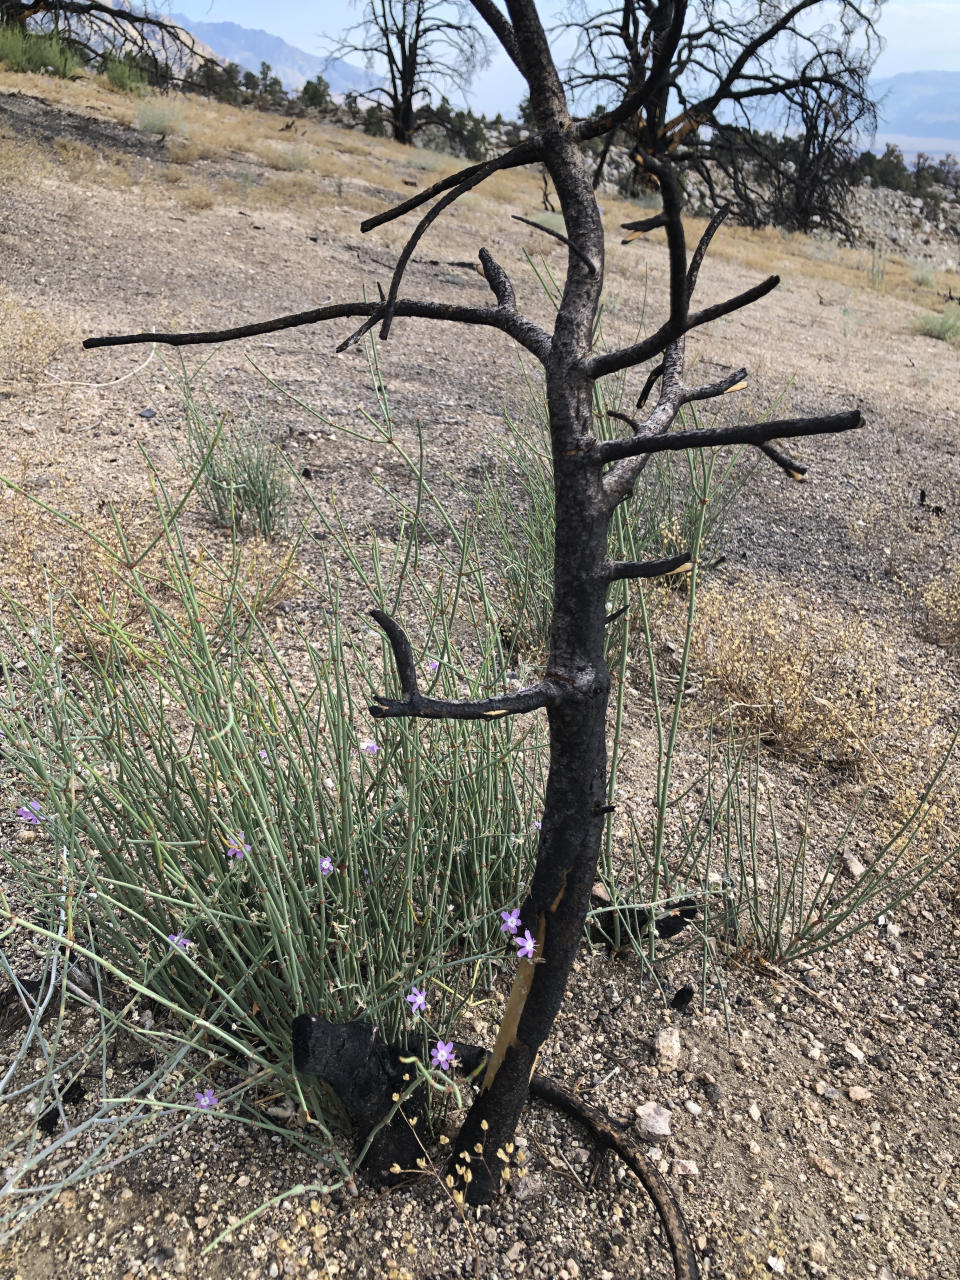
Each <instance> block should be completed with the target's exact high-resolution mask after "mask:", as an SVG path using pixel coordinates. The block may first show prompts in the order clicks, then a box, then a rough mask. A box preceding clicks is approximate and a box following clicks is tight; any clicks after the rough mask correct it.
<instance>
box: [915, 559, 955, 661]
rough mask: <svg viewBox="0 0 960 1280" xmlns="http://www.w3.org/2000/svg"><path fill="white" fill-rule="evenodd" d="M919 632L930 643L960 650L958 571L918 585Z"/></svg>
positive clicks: (942, 647)
mask: <svg viewBox="0 0 960 1280" xmlns="http://www.w3.org/2000/svg"><path fill="white" fill-rule="evenodd" d="M916 603H917V614H918V623H919V631H920V635H921V636H922V637H923V639H924V640H929V641H930V643H931V644H936V645H939V646H940V648H941V649H947V650H948V651H950V652H960V570H954V571H953V572H952V573H945V574H943V575H942V576H941V577H939V578H935V579H934V580H933V582H929V583H927V585H926V586H924V587H921V588H920V589H919V590H918V592H917V596H916Z"/></svg>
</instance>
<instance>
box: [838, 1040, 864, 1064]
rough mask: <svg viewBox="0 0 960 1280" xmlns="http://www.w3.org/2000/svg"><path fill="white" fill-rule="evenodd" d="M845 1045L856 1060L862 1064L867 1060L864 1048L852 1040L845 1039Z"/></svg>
mask: <svg viewBox="0 0 960 1280" xmlns="http://www.w3.org/2000/svg"><path fill="white" fill-rule="evenodd" d="M843 1047H844V1049H846V1051H847V1053H849V1055H850V1057H851V1058H853V1060H854V1061H855V1062H859V1063H861V1065H862V1064H863V1063H864V1062H866V1060H867V1055H866V1054H865V1053H864V1052H863V1050H862V1049H859V1048H858V1047H857V1046H856V1045H855V1044H854V1043H853V1041H852V1040H844V1042H843Z"/></svg>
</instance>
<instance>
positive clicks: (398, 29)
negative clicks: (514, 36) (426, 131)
mask: <svg viewBox="0 0 960 1280" xmlns="http://www.w3.org/2000/svg"><path fill="white" fill-rule="evenodd" d="M470 17H471V15H470V6H469V5H468V4H466V3H465V2H464V0H364V5H363V17H362V18H361V19H360V21H359V22H358V23H357V24H356V26H354V27H352V28H351V29H350V30H349V31H348V32H347V34H346V36H345V37H344V39H343V40H341V41H339V42H338V43H337V45H336V47H335V48H334V50H333V52H332V53H331V55H330V56H331V57H332V58H349V57H351V56H353V57H356V56H357V55H360V56H361V57H362V58H363V60H364V62H365V64H366V65H367V67H369V68H371V69H372V70H379V68H380V66H381V64H382V65H383V66H384V67H385V69H386V74H385V76H384V77H383V83H382V84H377V85H373V86H371V87H370V88H369V89H367V90H366V91H365V92H364V95H363V96H364V97H365V98H369V99H371V100H372V101H373V102H375V103H377V104H378V105H379V106H380V107H381V110H382V112H383V115H384V116H385V118H386V123H387V126H388V128H389V131H390V136H391V137H392V138H393V140H394V141H395V142H403V143H407V144H409V143H412V142H413V139H414V135H415V134H416V132H417V128H418V127H419V125H420V124H421V123H423V121H421V120H418V107H423V106H424V104H425V103H429V102H430V101H431V99H432V98H433V96H434V94H435V93H437V92H438V91H442V90H444V89H450V88H453V89H456V90H458V91H459V92H460V93H466V91H467V89H468V88H469V85H470V81H471V79H472V78H473V75H474V72H476V71H477V70H478V69H479V68H480V67H482V66H484V65H485V63H486V61H487V46H486V42H485V40H484V38H483V36H482V35H481V33H480V31H479V30H478V28H477V27H476V26H475V25H474V23H473V22H472V21H471V20H470Z"/></svg>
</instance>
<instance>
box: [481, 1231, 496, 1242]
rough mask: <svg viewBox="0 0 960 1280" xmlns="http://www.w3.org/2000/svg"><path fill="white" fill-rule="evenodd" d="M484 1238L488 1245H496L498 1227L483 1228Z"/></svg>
mask: <svg viewBox="0 0 960 1280" xmlns="http://www.w3.org/2000/svg"><path fill="white" fill-rule="evenodd" d="M483 1238H484V1240H486V1242H487V1244H496V1243H497V1229H496V1227H484V1228H483Z"/></svg>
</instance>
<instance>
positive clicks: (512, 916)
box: [500, 907, 520, 933]
mask: <svg viewBox="0 0 960 1280" xmlns="http://www.w3.org/2000/svg"><path fill="white" fill-rule="evenodd" d="M500 919H501V920H502V921H503V924H502V925H501V926H500V932H501V933H516V932H517V930H518V929H519V928H520V908H519V907H514V908H513V910H512V911H501V912H500Z"/></svg>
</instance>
